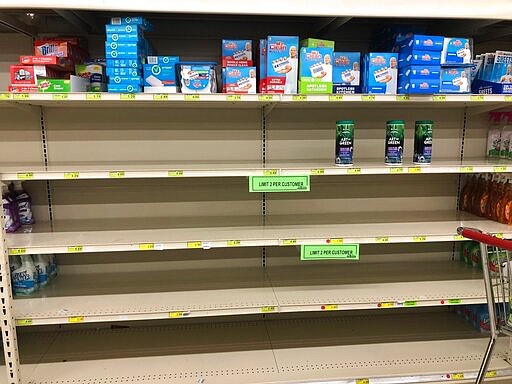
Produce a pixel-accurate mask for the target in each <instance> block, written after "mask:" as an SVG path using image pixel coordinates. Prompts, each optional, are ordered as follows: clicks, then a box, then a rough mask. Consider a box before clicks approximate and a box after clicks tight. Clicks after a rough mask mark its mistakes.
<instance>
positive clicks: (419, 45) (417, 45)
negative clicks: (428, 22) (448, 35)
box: [400, 35, 444, 52]
mask: <svg viewBox="0 0 512 384" xmlns="http://www.w3.org/2000/svg"><path fill="white" fill-rule="evenodd" d="M443 42H444V37H443V36H432V35H412V36H410V37H408V38H407V39H405V40H403V41H402V42H401V43H400V52H402V51H404V52H410V51H412V50H418V51H442V50H443Z"/></svg>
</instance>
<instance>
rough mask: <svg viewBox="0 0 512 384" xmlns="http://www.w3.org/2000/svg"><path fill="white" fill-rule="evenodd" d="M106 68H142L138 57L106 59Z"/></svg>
mask: <svg viewBox="0 0 512 384" xmlns="http://www.w3.org/2000/svg"><path fill="white" fill-rule="evenodd" d="M106 64H107V68H112V67H119V68H138V69H140V70H142V61H141V60H140V59H107V60H106Z"/></svg>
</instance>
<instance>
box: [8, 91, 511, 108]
mask: <svg viewBox="0 0 512 384" xmlns="http://www.w3.org/2000/svg"><path fill="white" fill-rule="evenodd" d="M511 102H512V95H469V94H465V95H454V94H448V95H425V96H423V95H411V96H409V95H364V94H353V95H327V94H326V95H280V94H244V95H231V94H223V93H216V94H194V95H192V94H181V93H178V94H148V93H133V94H119V93H19V94H16V93H12V94H11V93H0V106H4V107H7V106H16V105H37V106H45V107H62V106H69V107H86V108H134V107H138V108H139V107H150V108H155V107H165V108H168V107H169V106H180V107H183V106H187V107H193V106H196V107H200V108H234V107H240V108H261V107H262V106H264V105H268V104H272V105H273V106H275V107H290V106H291V107H294V108H297V107H300V108H329V107H332V108H343V107H346V108H354V107H358V108H379V107H380V108H389V107H391V106H392V107H393V108H401V107H415V108H417V107H421V106H428V107H429V108H454V107H469V108H473V107H484V106H485V107H490V108H491V109H492V108H499V107H504V106H507V105H510V103H511Z"/></svg>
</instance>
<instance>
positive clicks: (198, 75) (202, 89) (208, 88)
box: [176, 62, 217, 93]
mask: <svg viewBox="0 0 512 384" xmlns="http://www.w3.org/2000/svg"><path fill="white" fill-rule="evenodd" d="M216 66H217V64H216V63H212V62H180V63H177V64H176V85H177V86H178V91H179V92H181V93H217V76H216V73H215V68H216Z"/></svg>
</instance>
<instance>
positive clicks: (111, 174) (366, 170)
mask: <svg viewBox="0 0 512 384" xmlns="http://www.w3.org/2000/svg"><path fill="white" fill-rule="evenodd" d="M510 171H512V162H511V161H508V160H500V159H494V160H492V159H468V160H464V161H459V160H453V159H434V160H433V161H432V164H429V165H418V164H413V163H412V162H410V161H405V162H404V164H403V165H401V166H389V165H385V164H384V162H383V161H382V160H359V161H358V160H357V159H356V161H355V162H354V164H353V165H352V166H350V167H339V166H336V165H333V164H332V163H331V162H327V161H325V160H324V161H322V160H312V161H286V162H285V161H283V162H267V164H266V165H265V166H263V165H262V164H261V162H258V161H245V162H242V161H227V162H211V163H206V162H183V163H182V162H178V163H159V162H132V163H126V162H110V163H93V162H76V163H68V164H53V165H49V166H47V167H45V166H44V165H41V164H35V163H28V164H27V163H3V164H0V180H5V181H10V180H77V179H133V178H181V177H243V176H265V175H272V176H274V175H276V176H277V175H281V176H290V175H360V174H362V175H386V174H392V175H393V174H417V173H443V174H444V173H486V172H510Z"/></svg>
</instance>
